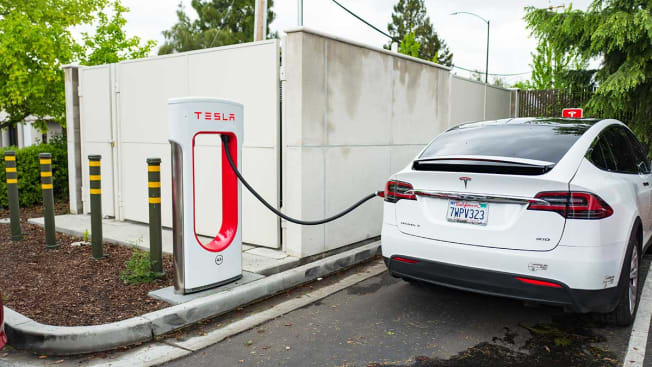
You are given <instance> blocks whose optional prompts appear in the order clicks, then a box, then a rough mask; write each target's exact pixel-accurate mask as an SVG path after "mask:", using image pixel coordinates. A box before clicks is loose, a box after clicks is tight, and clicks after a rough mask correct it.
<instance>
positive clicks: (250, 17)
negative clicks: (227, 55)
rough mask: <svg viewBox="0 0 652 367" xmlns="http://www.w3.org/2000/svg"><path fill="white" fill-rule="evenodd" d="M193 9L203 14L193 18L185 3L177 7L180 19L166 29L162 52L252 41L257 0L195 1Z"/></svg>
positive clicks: (270, 14)
mask: <svg viewBox="0 0 652 367" xmlns="http://www.w3.org/2000/svg"><path fill="white" fill-rule="evenodd" d="M191 5H192V7H193V9H195V11H196V12H197V15H198V16H199V17H198V19H197V20H195V21H191V20H190V17H188V15H187V14H186V13H185V10H184V7H183V3H179V7H178V8H177V18H178V19H179V21H178V22H177V23H176V24H175V25H173V26H172V28H170V29H169V30H166V31H163V36H164V37H165V43H164V44H163V45H162V46H161V47H160V48H159V52H158V53H159V55H165V54H170V53H173V52H183V51H190V50H198V49H203V48H209V47H217V46H224V45H232V44H236V43H243V42H251V41H252V40H253V35H254V12H255V0H192V3H191ZM273 6H274V1H273V0H268V1H267V34H268V37H270V38H274V37H276V35H275V34H270V33H269V25H270V24H271V23H272V22H273V21H274V18H275V17H276V14H274V12H273V11H272V7H273Z"/></svg>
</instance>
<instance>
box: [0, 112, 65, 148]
mask: <svg viewBox="0 0 652 367" xmlns="http://www.w3.org/2000/svg"><path fill="white" fill-rule="evenodd" d="M5 116H6V114H5V113H4V112H0V121H1V120H4V118H5ZM34 120H35V118H34V117H32V116H28V117H27V118H26V119H25V122H23V123H20V124H17V125H16V126H13V127H8V128H4V129H2V130H1V133H0V148H4V147H10V146H15V147H18V148H23V147H28V146H31V145H37V144H40V143H47V142H48V140H49V139H52V137H54V136H56V135H61V134H63V129H62V128H61V125H59V124H57V123H54V122H50V123H48V131H47V133H45V134H43V133H42V132H41V131H39V130H38V129H36V128H34V126H33V125H32V122H34Z"/></svg>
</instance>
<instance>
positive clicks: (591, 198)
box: [527, 191, 614, 219]
mask: <svg viewBox="0 0 652 367" xmlns="http://www.w3.org/2000/svg"><path fill="white" fill-rule="evenodd" d="M536 198H537V199H541V200H544V201H545V202H541V201H531V202H530V205H529V206H528V207H527V208H528V210H543V211H550V212H556V213H559V214H560V215H561V216H563V217H564V218H568V219H602V218H607V217H609V216H611V215H612V214H613V213H614V211H613V209H611V207H610V206H609V204H607V203H606V202H605V201H604V200H602V198H600V197H599V196H597V195H595V194H591V193H588V192H568V191H560V192H540V193H538V194H537V196H536Z"/></svg>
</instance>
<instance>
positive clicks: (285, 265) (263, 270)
mask: <svg viewBox="0 0 652 367" xmlns="http://www.w3.org/2000/svg"><path fill="white" fill-rule="evenodd" d="M298 264H299V258H298V257H294V256H286V257H284V258H282V259H272V258H269V257H265V256H259V255H254V254H252V253H251V250H250V251H245V252H243V253H242V269H243V270H246V271H250V272H252V273H257V274H262V275H271V274H276V273H280V272H282V271H285V270H287V269H290V268H293V267H295V266H297V265H298Z"/></svg>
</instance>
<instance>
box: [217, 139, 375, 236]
mask: <svg viewBox="0 0 652 367" xmlns="http://www.w3.org/2000/svg"><path fill="white" fill-rule="evenodd" d="M221 138H222V143H223V144H222V147H223V149H224V152H225V153H226V159H227V160H228V161H229V165H230V166H231V169H232V170H233V173H235V175H236V176H238V179H240V181H241V182H242V184H243V185H244V186H245V187H246V188H247V190H249V192H251V193H252V194H253V195H254V196H255V197H256V199H258V201H260V202H261V203H262V204H263V205H265V206H266V207H267V209H269V210H271V211H272V212H274V214H276V215H278V216H279V217H281V218H283V219H285V220H287V221H289V222H292V223H296V224H301V225H304V226H316V225H318V224H324V223H328V222H332V221H334V220H335V219H338V218H340V217H343V216H345V215H346V214H349V213H350V212H352V211H353V210H354V209H355V208H357V207H359V206H360V205H362V204H364V203H365V202H367V201H369V200H371V199H373V198H374V197H376V196H380V195H381V191H379V192H374V193H372V194H369V195H367V196H365V197H364V198H362V199H361V200H360V201H358V202H357V203H355V204H353V205H351V206H350V207H349V208H348V209H346V210H344V211H343V212H341V213H338V214H335V215H333V216H331V217H328V218H325V219H320V220H301V219H295V218H292V217H288V216H287V215H285V214H283V213H281V212H280V211H279V210H277V209H276V208H274V207H273V206H272V205H270V204H269V203H268V202H267V201H265V199H263V197H262V196H260V194H258V193H257V192H256V190H254V188H253V187H251V185H249V183H248V182H247V180H245V178H244V177H242V174H240V171H238V168H236V166H235V163H233V157H231V152H229V150H228V149H227V148H226V146H227V144H228V143H229V136H228V135H221Z"/></svg>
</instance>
